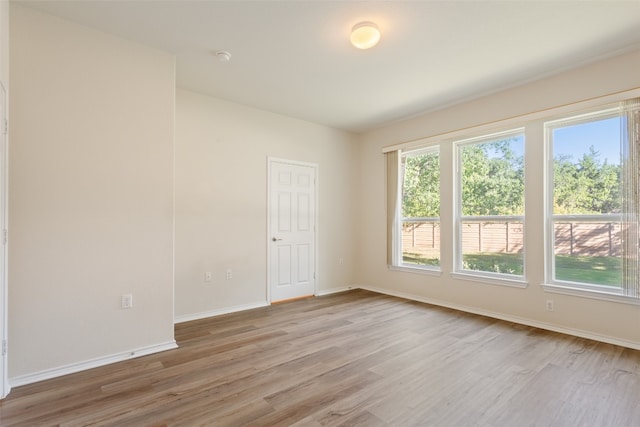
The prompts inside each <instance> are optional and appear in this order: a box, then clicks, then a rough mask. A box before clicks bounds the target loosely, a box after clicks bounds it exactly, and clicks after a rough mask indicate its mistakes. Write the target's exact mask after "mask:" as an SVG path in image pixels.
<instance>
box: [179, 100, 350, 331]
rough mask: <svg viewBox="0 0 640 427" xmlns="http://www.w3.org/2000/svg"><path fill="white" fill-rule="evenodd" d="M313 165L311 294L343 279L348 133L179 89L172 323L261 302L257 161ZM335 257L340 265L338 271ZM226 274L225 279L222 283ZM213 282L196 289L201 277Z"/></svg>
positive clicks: (263, 205)
mask: <svg viewBox="0 0 640 427" xmlns="http://www.w3.org/2000/svg"><path fill="white" fill-rule="evenodd" d="M268 156H272V157H278V158H284V159H289V160H297V161H303V162H310V163H317V164H318V165H319V189H318V191H319V229H318V239H319V263H320V265H319V266H318V269H317V272H318V277H317V280H318V289H319V291H320V292H326V291H330V290H332V289H342V288H345V287H347V286H349V285H351V284H352V280H353V266H354V262H353V245H354V242H353V235H354V233H353V228H352V227H353V226H354V223H355V217H354V215H353V214H354V210H355V205H354V202H353V199H354V196H355V192H354V191H353V184H354V182H355V181H356V179H357V174H356V172H357V167H358V166H357V165H358V162H359V160H358V156H357V145H356V142H355V139H354V137H353V136H352V135H350V134H348V133H345V132H341V131H337V130H333V129H330V128H326V127H323V126H319V125H315V124H312V123H308V122H304V121H301V120H297V119H292V118H288V117H284V116H280V115H276V114H273V113H268V112H265V111H260V110H256V109H252V108H249V107H244V106H241V105H238V104H233V103H230V102H226V101H222V100H219V99H215V98H211V97H207V96H204V95H199V94H196V93H193V92H188V91H184V90H179V91H178V93H177V102H176V154H175V162H176V198H175V200H176V207H175V211H176V256H175V260H176V318H177V319H178V320H184V319H190V318H194V317H201V316H206V315H211V314H215V313H219V312H221V311H225V310H228V309H234V308H242V307H247V306H255V305H260V304H264V303H265V302H266V299H267V293H266V292H267V291H266V289H267V288H266V283H267V277H266V271H267V157H268ZM339 258H344V261H345V262H344V264H343V265H339V263H338V260H339ZM227 268H230V269H232V270H233V279H231V280H225V271H226V269H227ZM206 271H210V272H212V273H213V281H212V282H211V283H204V281H203V279H204V272H206Z"/></svg>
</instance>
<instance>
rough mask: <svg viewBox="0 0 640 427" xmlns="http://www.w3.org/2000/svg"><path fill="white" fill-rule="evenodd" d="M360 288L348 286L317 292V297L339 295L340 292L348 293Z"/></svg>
mask: <svg viewBox="0 0 640 427" xmlns="http://www.w3.org/2000/svg"><path fill="white" fill-rule="evenodd" d="M359 288H360V287H359V286H356V285H352V286H346V287H343V288H330V289H322V290H321V291H318V292H316V296H319V297H321V296H324V295H331V294H338V293H340V292H347V291H351V290H353V289H359Z"/></svg>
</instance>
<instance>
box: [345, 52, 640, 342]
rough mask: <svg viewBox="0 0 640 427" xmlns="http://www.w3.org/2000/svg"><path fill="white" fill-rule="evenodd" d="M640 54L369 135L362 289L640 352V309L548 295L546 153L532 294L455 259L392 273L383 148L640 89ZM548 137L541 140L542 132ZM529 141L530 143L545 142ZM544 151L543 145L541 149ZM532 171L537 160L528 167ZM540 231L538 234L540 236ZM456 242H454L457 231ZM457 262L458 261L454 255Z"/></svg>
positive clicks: (532, 205) (445, 245)
mask: <svg viewBox="0 0 640 427" xmlns="http://www.w3.org/2000/svg"><path fill="white" fill-rule="evenodd" d="M639 68H640V52H634V53H630V54H626V55H623V56H619V57H616V58H612V59H609V60H606V61H602V62H599V63H595V64H592V65H589V66H585V67H582V68H579V69H576V70H573V71H569V72H565V73H562V74H559V75H556V76H554V77H550V78H546V79H544V80H541V81H538V82H535V83H530V84H527V85H524V86H521V87H517V88H514V89H511V90H507V91H504V92H501V93H496V94H494V95H490V96H486V97H483V98H481V99H477V100H474V101H470V102H466V103H463V104H460V105H456V106H453V107H450V108H447V109H444V110H441V111H436V112H432V113H429V114H425V115H422V116H419V117H415V118H412V119H409V120H406V121H402V122H399V123H396V124H393V125H391V126H387V127H384V128H381V129H379V130H376V131H372V132H369V133H367V134H365V135H363V137H362V141H361V143H360V159H361V162H362V163H361V169H360V170H361V173H360V177H359V184H358V185H359V188H360V189H361V191H360V192H359V198H358V212H359V217H360V218H361V220H359V221H358V234H357V241H358V247H357V248H356V252H357V253H358V255H359V257H358V259H357V269H356V272H357V282H358V283H359V284H360V285H362V286H367V287H371V288H377V289H380V290H383V291H385V292H390V293H395V294H402V295H408V296H413V297H415V298H418V299H422V300H427V301H434V302H437V303H440V304H443V305H449V306H453V307H460V308H464V309H467V310H470V311H475V312H480V313H484V314H490V315H494V316H498V317H504V318H509V319H513V320H518V321H523V322H526V323H530V324H536V325H539V326H546V327H550V328H555V329H557V330H562V331H568V332H574V333H577V334H581V335H586V336H592V337H596V338H600V339H606V340H609V341H611V342H617V343H620V344H624V345H629V346H635V347H640V329H639V328H638V326H637V325H639V324H640V306H638V305H636V306H632V305H628V304H620V303H613V302H605V301H600V300H594V299H588V298H581V297H575V296H568V295H559V294H550V293H547V292H544V291H543V290H542V288H541V287H540V284H542V283H543V280H544V263H543V261H544V259H543V257H542V255H541V254H542V243H543V241H542V232H541V230H542V229H543V222H542V215H543V214H544V212H543V210H542V206H543V204H542V197H543V163H542V157H541V155H538V154H539V153H542V149H538V150H535V151H536V153H538V154H536V157H534V158H531V159H529V158H528V159H527V161H529V160H532V162H531V165H532V166H535V165H536V164H537V166H539V168H538V169H535V170H533V171H532V172H527V173H528V175H527V186H528V190H527V196H535V197H538V198H539V200H527V201H526V204H527V215H529V216H528V218H529V220H528V222H527V227H528V231H527V232H529V231H530V229H531V230H533V231H534V233H530V234H527V236H531V240H530V241H529V242H528V245H529V246H528V248H527V249H530V250H529V252H527V256H526V263H527V264H526V269H527V272H528V273H527V276H528V279H529V287H528V288H527V289H517V288H509V287H504V286H497V285H490V284H482V283H476V282H467V281H463V280H455V279H453V278H452V277H451V276H450V274H449V273H450V271H451V267H452V266H451V262H450V261H449V262H447V261H445V259H444V258H443V273H442V275H441V276H440V277H434V276H426V275H420V274H415V273H405V272H398V271H389V270H388V269H387V266H386V261H385V260H386V258H385V257H386V230H385V227H386V225H385V224H386V223H385V201H384V191H385V190H384V189H385V182H384V180H385V176H384V157H383V155H382V154H381V152H382V147H384V146H388V145H393V144H397V143H401V142H404V141H411V140H416V139H420V138H424V137H428V136H432V135H438V134H441V133H445V132H451V131H456V130H460V129H465V128H467V127H471V126H475V125H480V124H484V123H490V122H494V121H498V120H503V119H507V118H510V117H514V116H518V115H523V114H527V113H531V112H536V111H542V110H545V109H547V108H552V107H556V106H561V105H564V104H569V103H573V102H578V101H582V100H586V99H590V98H593V97H598V96H603V95H607V94H611V93H615V92H619V91H624V90H629V89H634V88H637V87H640V73H638V69H639ZM540 136H541V135H540ZM541 143H542V138H538V140H537V141H530V140H528V141H527V144H541ZM537 148H540V147H537ZM442 156H443V158H442V161H443V162H449V164H453V163H452V162H453V157H452V156H453V153H452V150H451V146H450V144H449V145H448V146H446V147H445V148H444V149H443V150H442ZM527 167H529V163H528V164H527ZM443 180H447V181H446V182H444V185H445V186H447V187H448V188H452V183H451V180H450V178H447V177H443ZM453 203H454V202H453V193H452V192H450V193H443V194H442V203H441V206H443V212H442V215H441V219H442V228H443V235H445V234H446V232H445V231H446V229H448V228H447V227H449V228H450V227H452V226H453V223H452V220H451V217H452V215H453ZM536 230H537V231H536ZM449 234H450V237H451V233H449ZM442 251H443V253H444V254H451V253H452V251H453V247H452V243H451V242H450V241H443V242H442ZM448 259H449V260H450V259H451V257H450V256H449V257H448ZM546 299H553V300H554V301H555V311H554V312H547V311H545V300H546Z"/></svg>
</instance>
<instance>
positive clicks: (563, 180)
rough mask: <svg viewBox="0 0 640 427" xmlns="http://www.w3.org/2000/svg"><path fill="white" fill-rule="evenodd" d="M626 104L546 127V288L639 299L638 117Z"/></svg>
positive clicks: (636, 109) (549, 124)
mask: <svg viewBox="0 0 640 427" xmlns="http://www.w3.org/2000/svg"><path fill="white" fill-rule="evenodd" d="M630 104H631V107H627V108H625V107H624V106H615V107H613V108H609V109H605V110H601V111H598V112H594V113H589V114H583V115H579V116H574V117H568V118H563V119H560V120H555V121H551V122H547V123H545V131H546V138H547V152H548V154H549V156H548V171H549V172H548V173H549V175H550V176H549V179H548V183H549V186H550V188H549V190H548V201H547V206H548V208H547V210H548V213H547V224H548V227H547V229H548V237H547V242H548V247H547V251H546V253H547V282H549V283H550V284H552V285H556V286H561V287H565V288H573V289H581V290H586V291H595V292H601V293H609V294H618V295H626V296H635V297H638V296H639V295H638V283H637V282H638V279H637V277H638V155H639V153H638V150H639V146H640V144H639V143H638V136H637V116H638V111H639V109H638V105H637V103H634V102H631V103H630ZM634 104H635V107H634ZM634 123H635V124H634ZM634 128H635V129H636V130H635V132H634Z"/></svg>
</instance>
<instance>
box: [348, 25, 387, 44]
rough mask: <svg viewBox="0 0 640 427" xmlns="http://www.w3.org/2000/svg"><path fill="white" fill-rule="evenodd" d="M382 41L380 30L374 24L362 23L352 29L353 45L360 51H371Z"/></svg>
mask: <svg viewBox="0 0 640 427" xmlns="http://www.w3.org/2000/svg"><path fill="white" fill-rule="evenodd" d="M378 41H380V30H379V29H378V26H377V25H376V24H374V23H373V22H360V23H359V24H356V25H354V26H353V28H352V29H351V44H352V45H354V46H355V47H357V48H358V49H369V48H371V47H374V46H375V45H376V44H378Z"/></svg>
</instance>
